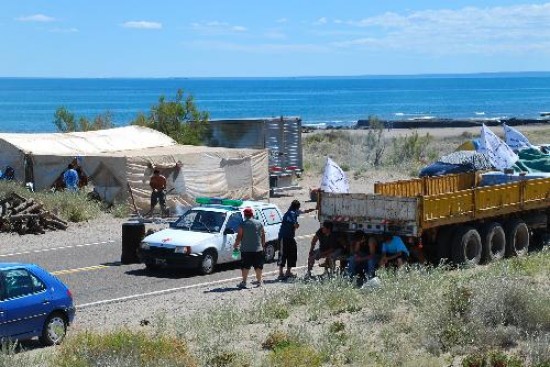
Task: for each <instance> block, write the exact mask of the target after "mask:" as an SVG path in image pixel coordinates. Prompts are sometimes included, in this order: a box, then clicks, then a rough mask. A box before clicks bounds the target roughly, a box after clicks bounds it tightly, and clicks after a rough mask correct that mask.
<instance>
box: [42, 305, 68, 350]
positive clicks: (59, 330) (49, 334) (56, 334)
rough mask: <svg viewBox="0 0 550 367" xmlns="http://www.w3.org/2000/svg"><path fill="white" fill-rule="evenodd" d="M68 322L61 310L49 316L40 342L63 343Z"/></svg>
mask: <svg viewBox="0 0 550 367" xmlns="http://www.w3.org/2000/svg"><path fill="white" fill-rule="evenodd" d="M67 324H68V323H67V318H66V317H65V315H63V314H62V313H60V312H55V313H53V314H51V315H50V316H48V318H47V319H46V322H45V323H44V327H43V329H42V336H41V337H40V343H42V344H43V345H46V346H50V345H57V344H59V343H61V342H62V341H63V339H64V338H65V335H66V334H67Z"/></svg>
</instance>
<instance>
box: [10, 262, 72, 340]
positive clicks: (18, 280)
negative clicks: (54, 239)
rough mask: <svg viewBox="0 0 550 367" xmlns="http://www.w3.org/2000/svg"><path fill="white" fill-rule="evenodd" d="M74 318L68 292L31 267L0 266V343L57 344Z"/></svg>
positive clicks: (41, 271)
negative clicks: (28, 340) (29, 340)
mask: <svg viewBox="0 0 550 367" xmlns="http://www.w3.org/2000/svg"><path fill="white" fill-rule="evenodd" d="M74 315H75V308H74V305H73V298H72V295H71V291H70V290H69V288H67V286H65V284H63V283H62V282H61V281H60V280H59V279H57V278H56V277H55V276H53V275H52V274H50V273H48V272H47V271H46V270H44V269H42V268H40V267H39V266H37V265H34V264H19V263H0V340H14V341H15V340H26V339H31V338H34V337H38V338H39V339H40V342H41V343H42V344H44V345H54V344H59V343H60V342H61V341H62V340H63V338H64V337H65V334H66V333H67V326H68V325H69V324H71V323H72V321H73V319H74Z"/></svg>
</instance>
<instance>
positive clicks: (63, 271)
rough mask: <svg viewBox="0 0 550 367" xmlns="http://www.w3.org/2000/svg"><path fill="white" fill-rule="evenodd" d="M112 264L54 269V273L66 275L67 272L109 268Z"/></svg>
mask: <svg viewBox="0 0 550 367" xmlns="http://www.w3.org/2000/svg"><path fill="white" fill-rule="evenodd" d="M110 267H111V266H108V265H94V266H86V267H84V268H76V269H66V270H58V271H52V274H53V275H65V274H73V273H80V272H81V271H90V270H101V269H107V268H110Z"/></svg>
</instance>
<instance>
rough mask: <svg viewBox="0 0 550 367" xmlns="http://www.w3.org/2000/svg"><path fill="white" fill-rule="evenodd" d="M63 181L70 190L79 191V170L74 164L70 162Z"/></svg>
mask: <svg viewBox="0 0 550 367" xmlns="http://www.w3.org/2000/svg"><path fill="white" fill-rule="evenodd" d="M63 183H64V184H65V189H67V190H68V191H78V172H76V170H75V169H74V168H73V165H72V164H69V165H68V166H67V170H66V171H65V173H63Z"/></svg>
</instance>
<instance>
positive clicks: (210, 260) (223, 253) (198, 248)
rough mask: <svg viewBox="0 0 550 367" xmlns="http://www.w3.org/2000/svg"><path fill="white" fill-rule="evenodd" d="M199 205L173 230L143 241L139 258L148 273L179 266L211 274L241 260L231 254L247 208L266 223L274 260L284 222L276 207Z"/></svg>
mask: <svg viewBox="0 0 550 367" xmlns="http://www.w3.org/2000/svg"><path fill="white" fill-rule="evenodd" d="M197 203H199V204H201V205H200V206H196V207H193V208H191V209H189V210H188V211H187V212H185V213H184V214H183V215H182V216H181V217H179V219H178V220H177V221H175V222H174V223H172V224H170V228H167V229H163V230H161V231H158V232H155V233H153V234H150V235H149V236H147V237H145V238H144V239H143V241H142V242H141V244H140V246H139V250H138V255H139V258H140V260H141V262H142V263H144V264H145V266H146V267H147V269H148V270H156V269H158V268H162V267H178V268H185V269H198V270H199V271H200V272H201V273H202V274H210V273H212V272H213V271H214V268H215V266H216V264H223V263H228V262H232V261H236V260H239V259H240V255H239V258H237V259H234V258H233V257H232V256H231V255H232V252H233V244H234V243H235V239H236V237H237V230H238V228H239V225H240V224H241V222H242V221H243V214H242V211H243V209H244V208H246V207H251V208H253V209H254V216H255V218H256V219H258V220H260V221H261V222H262V223H263V224H264V228H265V241H266V248H265V257H266V261H268V262H269V261H272V260H273V259H274V257H275V252H276V251H277V250H278V248H279V243H278V235H279V228H280V227H281V222H282V219H283V215H282V214H281V211H280V210H279V208H278V207H277V206H276V205H275V204H270V203H264V202H259V201H242V200H230V199H216V198H198V199H197Z"/></svg>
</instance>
